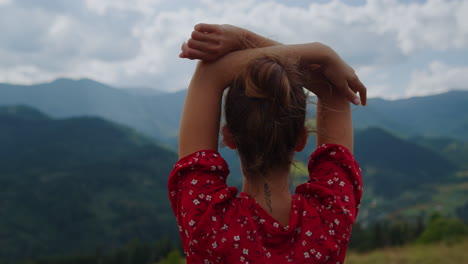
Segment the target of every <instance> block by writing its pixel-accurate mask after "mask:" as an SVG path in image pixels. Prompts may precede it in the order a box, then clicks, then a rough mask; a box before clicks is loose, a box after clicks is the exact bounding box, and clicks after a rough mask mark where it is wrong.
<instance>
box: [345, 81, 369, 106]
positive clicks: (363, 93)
mask: <svg viewBox="0 0 468 264" xmlns="http://www.w3.org/2000/svg"><path fill="white" fill-rule="evenodd" d="M348 85H349V87H350V88H351V90H352V91H353V93H354V96H355V97H356V98H357V95H356V92H357V93H359V97H360V101H361V103H362V105H366V104H367V88H366V87H365V86H364V84H362V82H361V81H360V80H359V78H358V77H357V76H356V77H355V78H353V79H352V80H351V81H349V82H348Z"/></svg>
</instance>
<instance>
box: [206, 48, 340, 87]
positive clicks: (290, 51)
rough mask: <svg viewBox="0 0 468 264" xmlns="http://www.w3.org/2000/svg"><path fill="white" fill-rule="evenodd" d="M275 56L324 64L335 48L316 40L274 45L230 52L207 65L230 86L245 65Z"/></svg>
mask: <svg viewBox="0 0 468 264" xmlns="http://www.w3.org/2000/svg"><path fill="white" fill-rule="evenodd" d="M264 56H273V57H278V58H286V59H291V60H295V63H298V64H318V65H323V64H325V63H327V62H328V61H329V60H331V59H332V57H333V56H334V52H333V50H331V49H330V48H329V47H328V46H326V45H324V44H322V43H318V42H314V43H306V44H294V45H274V46H269V47H263V48H256V49H245V50H239V51H234V52H231V53H228V54H227V55H225V56H224V57H222V58H220V59H218V60H217V61H214V62H212V63H207V64H206V67H209V68H211V71H212V72H214V74H215V75H216V76H218V78H220V80H219V81H220V82H221V83H223V85H225V86H228V85H229V84H230V82H231V81H232V80H233V79H234V78H235V76H237V75H238V74H239V73H240V72H241V71H242V70H243V69H244V67H245V66H246V65H247V64H248V63H249V62H250V61H251V60H252V59H255V58H258V57H264Z"/></svg>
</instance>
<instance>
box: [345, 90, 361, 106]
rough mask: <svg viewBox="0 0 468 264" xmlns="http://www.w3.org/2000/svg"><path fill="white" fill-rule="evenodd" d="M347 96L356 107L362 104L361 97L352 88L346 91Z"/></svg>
mask: <svg viewBox="0 0 468 264" xmlns="http://www.w3.org/2000/svg"><path fill="white" fill-rule="evenodd" d="M345 96H346V98H348V100H349V101H350V102H351V103H353V104H355V105H359V104H361V100H360V99H359V97H358V96H357V95H356V93H355V92H354V91H353V90H352V89H351V88H348V89H346V92H345Z"/></svg>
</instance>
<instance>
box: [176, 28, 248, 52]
mask: <svg viewBox="0 0 468 264" xmlns="http://www.w3.org/2000/svg"><path fill="white" fill-rule="evenodd" d="M243 34H244V29H242V28H239V27H236V26H232V25H217V24H197V25H195V27H194V31H193V32H192V35H191V38H190V39H189V40H188V41H187V42H184V44H182V47H181V49H182V52H181V53H180V54H179V57H180V58H187V59H191V60H195V59H199V60H203V61H214V60H217V59H218V58H220V57H222V56H224V55H226V54H227V53H229V52H231V51H235V50H239V49H241V48H242V43H243V41H244V37H243Z"/></svg>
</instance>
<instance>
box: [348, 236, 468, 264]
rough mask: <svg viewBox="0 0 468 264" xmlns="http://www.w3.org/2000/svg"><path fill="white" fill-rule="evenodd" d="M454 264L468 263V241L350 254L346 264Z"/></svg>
mask: <svg viewBox="0 0 468 264" xmlns="http://www.w3.org/2000/svg"><path fill="white" fill-rule="evenodd" d="M419 263H424V264H435V263H437V264H439V263H444V264H452V263H457V264H461V263H468V240H465V241H464V242H462V243H458V244H455V245H447V244H434V245H412V246H406V247H402V248H387V249H381V250H376V251H373V252H370V253H366V254H358V253H354V252H348V254H347V257H346V261H345V264H419Z"/></svg>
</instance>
